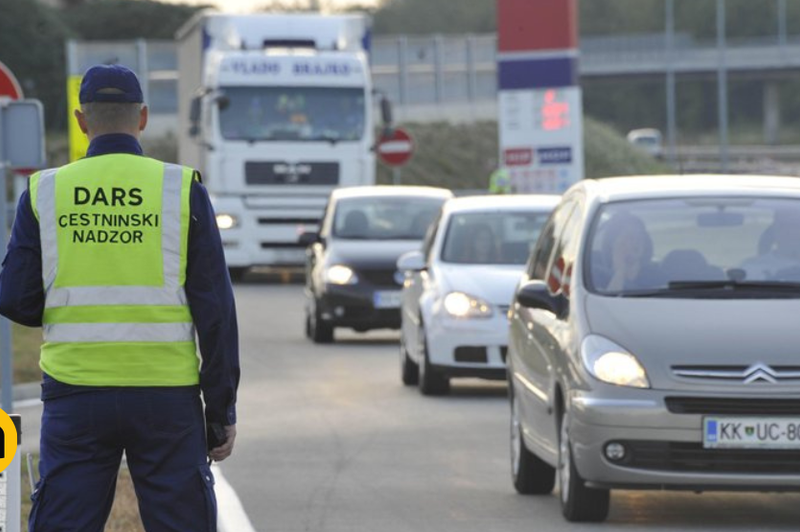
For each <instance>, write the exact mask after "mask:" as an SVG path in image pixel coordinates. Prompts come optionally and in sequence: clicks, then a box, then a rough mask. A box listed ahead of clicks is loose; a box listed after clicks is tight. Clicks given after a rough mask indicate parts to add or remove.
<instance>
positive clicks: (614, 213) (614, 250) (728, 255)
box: [585, 197, 800, 297]
mask: <svg viewBox="0 0 800 532" xmlns="http://www.w3.org/2000/svg"><path fill="white" fill-rule="evenodd" d="M799 230H800V199H785V198H747V197H694V198H685V199H675V198H670V199H654V200H641V201H626V202H618V203H610V204H608V205H605V206H604V207H602V208H601V209H600V210H599V211H598V213H597V215H596V217H595V220H594V223H593V227H592V230H591V231H590V234H589V238H588V241H587V243H586V246H587V248H586V249H587V251H588V253H587V254H586V262H585V265H586V272H587V275H586V282H587V285H588V288H589V290H590V291H593V292H596V293H600V294H605V295H614V296H619V295H623V296H624V295H629V296H647V295H662V296H672V295H674V296H676V297H681V294H683V295H685V294H686V293H692V294H699V293H703V294H706V295H708V294H709V293H711V295H709V297H717V295H714V294H713V293H717V294H718V295H719V294H725V295H724V296H721V295H720V297H739V296H742V297H761V296H762V295H764V294H770V295H775V294H779V295H776V297H786V296H787V295H788V296H789V297H800V236H798V235H799V234H800V233H799V232H798V231H799ZM770 297H771V296H770Z"/></svg>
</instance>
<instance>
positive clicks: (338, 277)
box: [325, 264, 358, 285]
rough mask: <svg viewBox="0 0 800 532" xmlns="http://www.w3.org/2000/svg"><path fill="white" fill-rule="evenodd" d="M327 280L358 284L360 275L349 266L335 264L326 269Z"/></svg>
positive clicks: (342, 283) (337, 282)
mask: <svg viewBox="0 0 800 532" xmlns="http://www.w3.org/2000/svg"><path fill="white" fill-rule="evenodd" d="M325 282H327V283H330V284H339V285H344V284H356V283H357V282H358V276H357V275H356V272H354V271H353V270H352V268H350V267H349V266H344V265H342V264H334V265H333V266H331V267H329V268H328V269H327V270H325Z"/></svg>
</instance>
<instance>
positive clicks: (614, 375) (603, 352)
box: [581, 334, 650, 388]
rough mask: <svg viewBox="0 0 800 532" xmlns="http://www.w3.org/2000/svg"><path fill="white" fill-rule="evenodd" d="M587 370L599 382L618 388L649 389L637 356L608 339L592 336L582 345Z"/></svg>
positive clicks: (582, 355)
mask: <svg viewBox="0 0 800 532" xmlns="http://www.w3.org/2000/svg"><path fill="white" fill-rule="evenodd" d="M581 358H582V359H583V365H584V366H585V367H586V370H587V371H588V372H589V373H590V374H591V375H592V376H593V377H594V378H596V379H597V380H600V381H603V382H606V383H608V384H615V385H617V386H630V387H632V388H649V387H650V381H649V380H648V378H647V372H646V371H645V370H644V367H642V365H641V364H640V363H639V361H638V360H637V359H636V357H635V356H633V355H632V354H631V353H629V352H628V351H627V350H625V349H624V348H623V347H621V346H619V345H617V344H615V343H614V342H612V341H611V340H609V339H608V338H604V337H602V336H598V335H596V334H591V335H589V336H587V337H586V338H584V339H583V342H582V343H581Z"/></svg>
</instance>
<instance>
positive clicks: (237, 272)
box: [228, 266, 247, 283]
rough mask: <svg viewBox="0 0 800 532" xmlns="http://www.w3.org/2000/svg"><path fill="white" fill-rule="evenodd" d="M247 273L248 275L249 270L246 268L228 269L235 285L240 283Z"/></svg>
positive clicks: (234, 267)
mask: <svg viewBox="0 0 800 532" xmlns="http://www.w3.org/2000/svg"><path fill="white" fill-rule="evenodd" d="M245 273H247V268H246V267H244V266H230V267H229V268H228V274H230V276H231V281H232V282H234V283H238V282H240V281H241V280H242V279H243V278H244V274H245Z"/></svg>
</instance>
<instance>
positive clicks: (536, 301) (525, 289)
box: [517, 281, 567, 316]
mask: <svg viewBox="0 0 800 532" xmlns="http://www.w3.org/2000/svg"><path fill="white" fill-rule="evenodd" d="M517 302H518V303H519V304H520V305H522V306H523V307H528V308H538V309H542V310H548V311H550V312H552V313H553V314H555V315H556V316H562V315H563V312H564V310H565V307H566V305H567V300H566V298H565V297H564V296H563V295H562V294H560V293H559V294H556V295H553V294H551V293H550V289H549V288H547V283H545V282H544V281H528V282H527V283H525V284H524V285H522V286H521V287H520V289H519V290H518V291H517Z"/></svg>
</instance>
